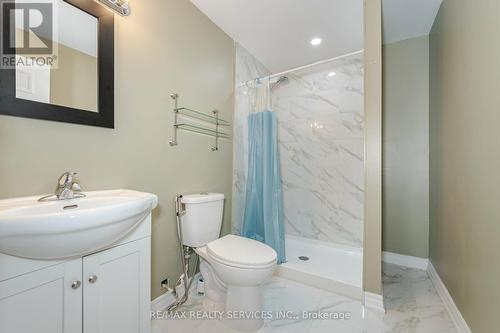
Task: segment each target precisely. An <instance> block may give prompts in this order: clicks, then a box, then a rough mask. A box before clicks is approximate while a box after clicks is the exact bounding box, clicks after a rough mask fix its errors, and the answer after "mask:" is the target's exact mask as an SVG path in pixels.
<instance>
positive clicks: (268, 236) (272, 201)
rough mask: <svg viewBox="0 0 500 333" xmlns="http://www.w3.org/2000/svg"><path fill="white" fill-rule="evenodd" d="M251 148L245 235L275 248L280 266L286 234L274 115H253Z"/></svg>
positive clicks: (249, 139) (244, 221) (249, 131)
mask: <svg viewBox="0 0 500 333" xmlns="http://www.w3.org/2000/svg"><path fill="white" fill-rule="evenodd" d="M248 146H249V153H248V177H247V184H246V198H245V214H244V217H243V226H242V235H243V236H245V237H248V238H252V239H256V240H258V241H261V242H263V243H265V244H267V245H269V246H271V247H272V248H273V249H274V250H275V251H276V252H277V253H278V263H279V264H280V263H283V262H285V261H286V258H285V230H284V226H283V197H282V190H281V172H280V162H279V156H278V135H277V120H276V114H275V113H274V112H272V111H260V112H253V113H250V115H249V116H248Z"/></svg>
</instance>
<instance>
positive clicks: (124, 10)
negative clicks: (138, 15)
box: [94, 0, 130, 16]
mask: <svg viewBox="0 0 500 333" xmlns="http://www.w3.org/2000/svg"><path fill="white" fill-rule="evenodd" d="M94 1H96V2H99V3H100V4H103V5H104V6H106V7H108V8H109V9H111V10H112V11H114V12H115V13H118V14H120V15H121V16H129V15H130V5H129V4H128V0H94Z"/></svg>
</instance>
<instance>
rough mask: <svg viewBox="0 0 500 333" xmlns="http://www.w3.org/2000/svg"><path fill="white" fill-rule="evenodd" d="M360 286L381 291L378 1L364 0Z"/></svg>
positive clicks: (380, 33) (380, 135) (380, 106)
mask: <svg viewBox="0 0 500 333" xmlns="http://www.w3.org/2000/svg"><path fill="white" fill-rule="evenodd" d="M364 24H365V25H364V46H365V52H364V61H365V66H364V68H365V80H364V91H365V138H366V139H365V140H366V143H365V212H364V213H365V214H364V215H365V222H364V232H363V237H364V242H363V248H364V249H363V290H365V291H367V292H370V293H374V294H378V295H382V4H381V0H365V4H364Z"/></svg>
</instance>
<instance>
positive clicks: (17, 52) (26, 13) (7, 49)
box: [0, 0, 57, 68]
mask: <svg viewBox="0 0 500 333" xmlns="http://www.w3.org/2000/svg"><path fill="white" fill-rule="evenodd" d="M0 4H1V6H0V10H1V18H2V25H1V29H2V31H1V38H2V43H1V52H0V53H1V61H0V67H1V68H15V67H16V65H17V66H28V67H29V66H46V65H49V66H52V67H54V64H55V60H56V59H57V57H56V54H55V52H54V51H55V49H57V47H54V45H57V44H56V43H54V31H55V29H54V16H55V15H54V7H55V6H54V4H53V3H52V2H51V1H43V0H42V1H33V0H32V1H19V0H17V1H12V0H0Z"/></svg>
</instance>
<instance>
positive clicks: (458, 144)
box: [430, 0, 500, 333]
mask: <svg viewBox="0 0 500 333" xmlns="http://www.w3.org/2000/svg"><path fill="white" fill-rule="evenodd" d="M499 35H500V1H498V0H479V1H470V0H444V2H443V5H442V7H441V10H440V12H439V14H438V17H437V20H436V22H435V23H434V26H433V29H432V32H431V37H430V73H431V87H430V92H431V94H430V101H431V110H430V124H431V126H430V258H431V261H432V263H433V265H434V266H435V268H436V269H437V271H438V273H439V275H440V276H441V278H442V279H443V281H444V283H445V284H446V287H447V288H448V290H449V291H450V293H451V295H452V296H453V298H454V300H455V302H456V304H457V305H458V307H459V309H460V311H461V312H462V315H463V316H464V318H465V320H466V321H467V323H468V324H469V326H470V328H471V330H472V331H473V332H474V333H491V332H496V331H498V328H499V327H500V316H499V315H498V314H499V311H500V287H499V281H500V241H499V239H500V211H499V200H500V130H499V126H500V60H499V59H500V43H499V41H498V36H499Z"/></svg>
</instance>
